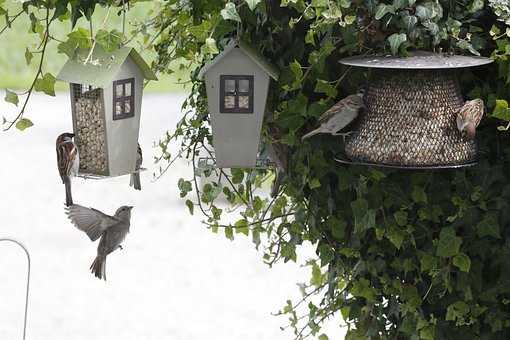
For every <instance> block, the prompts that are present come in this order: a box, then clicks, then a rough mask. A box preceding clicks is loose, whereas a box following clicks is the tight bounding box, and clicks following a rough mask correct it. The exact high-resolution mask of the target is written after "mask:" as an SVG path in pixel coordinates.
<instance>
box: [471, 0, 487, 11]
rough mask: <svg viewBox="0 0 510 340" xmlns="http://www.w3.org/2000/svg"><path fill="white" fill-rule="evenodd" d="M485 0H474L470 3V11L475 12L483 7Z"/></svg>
mask: <svg viewBox="0 0 510 340" xmlns="http://www.w3.org/2000/svg"><path fill="white" fill-rule="evenodd" d="M483 6H484V3H483V0H473V1H472V2H471V4H470V5H469V13H475V12H478V11H480V10H482V9H483Z"/></svg>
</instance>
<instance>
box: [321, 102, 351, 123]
mask: <svg viewBox="0 0 510 340" xmlns="http://www.w3.org/2000/svg"><path fill="white" fill-rule="evenodd" d="M344 106H345V103H344V101H343V100H341V101H339V102H338V103H336V104H335V105H333V106H332V107H331V108H330V109H329V110H327V111H326V112H324V113H323V114H322V115H321V116H320V117H319V123H324V122H326V121H328V120H329V119H330V118H331V117H333V116H334V115H335V114H336V113H338V112H340V111H342V109H343V107H344Z"/></svg>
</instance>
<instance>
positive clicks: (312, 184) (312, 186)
mask: <svg viewBox="0 0 510 340" xmlns="http://www.w3.org/2000/svg"><path fill="white" fill-rule="evenodd" d="M308 186H309V187H310V189H312V190H313V189H317V188H320V186H321V182H320V181H319V180H318V179H317V178H314V179H312V180H311V181H310V183H308Z"/></svg>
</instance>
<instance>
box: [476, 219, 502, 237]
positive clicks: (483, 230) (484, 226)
mask: <svg viewBox="0 0 510 340" xmlns="http://www.w3.org/2000/svg"><path fill="white" fill-rule="evenodd" d="M476 234H477V235H478V237H487V236H490V237H494V238H496V239H499V238H501V235H500V231H499V223H498V219H497V216H495V214H492V213H491V214H488V215H486V216H485V217H484V218H483V220H481V221H480V222H479V223H478V224H477V226H476Z"/></svg>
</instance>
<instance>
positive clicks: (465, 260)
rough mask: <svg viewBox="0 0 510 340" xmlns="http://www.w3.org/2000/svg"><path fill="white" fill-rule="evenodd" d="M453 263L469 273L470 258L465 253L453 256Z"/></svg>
mask: <svg viewBox="0 0 510 340" xmlns="http://www.w3.org/2000/svg"><path fill="white" fill-rule="evenodd" d="M453 265H454V266H456V267H458V268H459V269H460V270H461V271H463V272H466V273H469V269H470V268H471V259H470V258H469V256H467V255H466V254H464V253H460V254H458V255H455V257H454V258H453Z"/></svg>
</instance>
